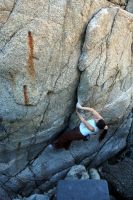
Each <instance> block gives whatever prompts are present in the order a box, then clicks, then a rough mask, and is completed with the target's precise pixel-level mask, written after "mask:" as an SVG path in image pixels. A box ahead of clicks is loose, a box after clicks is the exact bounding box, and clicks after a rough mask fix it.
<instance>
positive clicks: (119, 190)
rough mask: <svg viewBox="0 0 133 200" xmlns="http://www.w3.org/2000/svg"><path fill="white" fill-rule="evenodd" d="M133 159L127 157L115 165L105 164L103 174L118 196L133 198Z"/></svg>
mask: <svg viewBox="0 0 133 200" xmlns="http://www.w3.org/2000/svg"><path fill="white" fill-rule="evenodd" d="M132 169H133V160H132V159H130V158H125V159H124V160H123V161H121V162H119V163H117V164H115V165H105V166H104V167H103V169H102V172H101V176H102V178H104V179H106V180H107V181H108V183H109V185H110V187H111V188H113V189H112V190H113V191H114V193H115V194H116V196H117V195H118V196H119V197H121V199H127V200H131V199H133V189H132V186H133V173H132Z"/></svg>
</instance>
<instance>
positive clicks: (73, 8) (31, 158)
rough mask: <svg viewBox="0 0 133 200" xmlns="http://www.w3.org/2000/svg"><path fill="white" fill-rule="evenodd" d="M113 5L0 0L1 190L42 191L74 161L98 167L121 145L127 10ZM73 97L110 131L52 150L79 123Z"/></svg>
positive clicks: (132, 19)
mask: <svg viewBox="0 0 133 200" xmlns="http://www.w3.org/2000/svg"><path fill="white" fill-rule="evenodd" d="M112 2H113V1H106V0H87V1H82V0H69V1H67V0H61V1H58V0H51V1H48V0H46V1H43V0H39V1H34V2H33V1H32V0H29V1H26V0H23V1H22V0H1V1H0V97H1V98H0V183H1V185H3V188H2V189H1V190H2V192H3V194H4V189H6V190H5V192H6V193H7V196H8V194H10V195H11V196H12V198H14V197H15V195H16V192H18V193H20V194H22V195H23V196H25V195H26V196H28V195H30V194H31V193H32V192H33V191H34V189H35V188H38V189H39V190H40V191H41V189H42V188H43V190H44V188H45V184H46V183H47V185H49V186H48V187H50V184H53V186H54V184H55V182H57V181H58V180H59V179H60V178H61V177H64V175H65V174H66V173H67V172H68V170H69V169H70V168H71V167H72V166H73V165H75V163H76V164H77V163H78V164H79V163H82V164H90V166H92V167H94V166H98V165H99V164H101V163H102V162H103V161H105V160H106V159H107V158H109V157H110V156H112V155H114V154H115V153H117V152H119V151H120V150H121V149H122V148H124V147H125V145H126V139H127V137H128V135H129V134H130V133H131V128H132V121H133V118H132V113H131V109H132V107H133V101H132V99H133V36H132V35H133V15H132V14H131V13H129V12H127V11H125V10H123V9H122V8H120V6H121V5H123V4H124V5H125V1H114V2H113V3H116V4H119V5H120V6H119V5H116V4H112ZM129 2H130V1H129ZM115 5H116V6H115ZM128 6H129V3H128ZM129 7H130V6H129ZM127 8H128V7H126V9H127ZM130 8H131V7H130ZM127 10H128V9H127ZM77 100H79V101H80V102H81V103H82V104H83V105H88V106H91V107H94V108H96V109H97V110H98V111H99V112H100V113H101V114H102V115H103V116H104V117H105V120H106V121H107V123H108V124H111V125H110V131H109V134H108V135H107V137H106V138H105V140H104V141H103V142H102V143H100V144H99V142H98V137H97V136H96V137H95V138H91V139H90V140H89V141H87V142H82V141H80V142H74V143H73V144H72V145H71V147H70V149H69V151H64V150H61V151H50V150H49V149H47V148H46V146H47V143H49V140H52V138H53V137H55V136H56V135H57V133H58V132H60V131H61V130H63V129H64V128H65V127H66V126H68V125H69V127H73V126H76V125H77V124H78V122H77V117H76V116H75V112H74V111H75V105H76V102H77ZM112 134H114V135H113V137H112ZM64 156H66V158H65V157H64ZM50 159H51V160H50ZM62 159H63V160H62ZM57 161H58V162H57ZM51 162H53V163H54V164H52V163H51ZM45 189H46V188H45ZM46 190H47V189H46Z"/></svg>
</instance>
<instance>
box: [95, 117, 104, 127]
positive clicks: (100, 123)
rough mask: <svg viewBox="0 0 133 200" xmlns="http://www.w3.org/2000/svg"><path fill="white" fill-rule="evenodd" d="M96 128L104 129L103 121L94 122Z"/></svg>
mask: <svg viewBox="0 0 133 200" xmlns="http://www.w3.org/2000/svg"><path fill="white" fill-rule="evenodd" d="M96 126H97V127H98V128H99V129H104V128H105V127H106V123H105V121H104V120H103V119H99V120H96Z"/></svg>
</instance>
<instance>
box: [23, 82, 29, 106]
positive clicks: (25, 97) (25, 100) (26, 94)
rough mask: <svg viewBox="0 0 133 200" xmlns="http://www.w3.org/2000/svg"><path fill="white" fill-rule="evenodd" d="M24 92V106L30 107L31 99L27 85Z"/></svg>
mask: <svg viewBox="0 0 133 200" xmlns="http://www.w3.org/2000/svg"><path fill="white" fill-rule="evenodd" d="M23 92H24V104H25V105H26V106H27V105H29V97H28V88H27V85H24V86H23Z"/></svg>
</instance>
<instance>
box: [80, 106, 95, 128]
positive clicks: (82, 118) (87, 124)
mask: <svg viewBox="0 0 133 200" xmlns="http://www.w3.org/2000/svg"><path fill="white" fill-rule="evenodd" d="M76 113H77V115H78V117H79V119H80V120H81V121H82V123H83V124H84V125H85V126H86V127H87V128H88V129H89V130H90V131H94V128H93V127H92V126H91V125H90V124H89V123H88V122H87V121H86V120H85V119H84V117H83V116H82V115H81V114H80V113H79V112H78V111H77V110H76Z"/></svg>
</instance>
